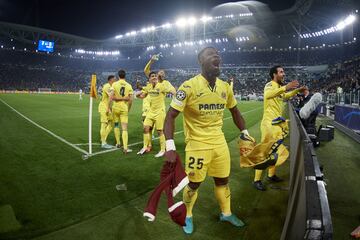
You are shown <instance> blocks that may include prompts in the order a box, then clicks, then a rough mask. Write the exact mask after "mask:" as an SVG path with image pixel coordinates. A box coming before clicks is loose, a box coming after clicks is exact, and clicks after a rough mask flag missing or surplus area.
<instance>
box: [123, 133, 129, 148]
mask: <svg viewBox="0 0 360 240" xmlns="http://www.w3.org/2000/svg"><path fill="white" fill-rule="evenodd" d="M122 141H123V145H124V149H128V131H127V130H123V131H122Z"/></svg>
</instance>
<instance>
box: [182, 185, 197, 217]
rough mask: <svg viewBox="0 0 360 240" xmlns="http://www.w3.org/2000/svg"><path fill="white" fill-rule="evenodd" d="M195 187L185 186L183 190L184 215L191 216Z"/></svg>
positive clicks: (195, 197)
mask: <svg viewBox="0 0 360 240" xmlns="http://www.w3.org/2000/svg"><path fill="white" fill-rule="evenodd" d="M197 196H198V193H197V189H196V190H193V189H191V188H190V187H189V186H186V187H185V188H184V191H183V201H184V203H185V206H186V216H187V217H192V209H193V207H194V204H195V201H196V199H197Z"/></svg>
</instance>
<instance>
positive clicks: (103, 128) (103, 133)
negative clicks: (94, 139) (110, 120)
mask: <svg viewBox="0 0 360 240" xmlns="http://www.w3.org/2000/svg"><path fill="white" fill-rule="evenodd" d="M106 125H107V124H106V123H101V127H100V138H101V144H105V143H106V137H107V134H106Z"/></svg>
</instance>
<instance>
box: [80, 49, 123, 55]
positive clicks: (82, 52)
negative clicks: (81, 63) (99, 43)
mask: <svg viewBox="0 0 360 240" xmlns="http://www.w3.org/2000/svg"><path fill="white" fill-rule="evenodd" d="M75 52H76V53H80V54H88V55H97V56H116V55H119V54H120V51H85V50H84V49H75Z"/></svg>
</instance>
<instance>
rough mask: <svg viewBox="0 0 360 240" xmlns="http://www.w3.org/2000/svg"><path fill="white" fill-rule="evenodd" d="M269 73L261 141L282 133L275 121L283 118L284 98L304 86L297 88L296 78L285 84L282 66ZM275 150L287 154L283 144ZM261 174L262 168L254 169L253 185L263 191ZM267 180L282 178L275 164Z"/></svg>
mask: <svg viewBox="0 0 360 240" xmlns="http://www.w3.org/2000/svg"><path fill="white" fill-rule="evenodd" d="M269 75H270V77H271V81H270V82H268V83H267V84H266V85H265V88H264V114H263V118H262V121H261V126H260V130H261V141H264V139H265V138H266V137H267V136H268V135H271V136H274V137H275V136H279V134H281V133H282V131H283V129H282V128H281V127H280V126H279V125H278V124H277V122H278V119H284V118H283V109H284V100H288V99H290V98H292V97H293V96H295V95H296V94H297V93H299V92H300V91H303V89H304V87H300V88H297V87H298V86H299V82H298V81H297V80H293V81H291V82H289V83H288V84H286V85H285V82H284V79H285V72H284V69H283V68H282V66H274V67H272V68H271V69H270V73H269ZM290 90H292V91H290ZM284 120H285V119H284ZM277 152H278V153H281V155H283V156H288V154H289V152H288V150H287V149H286V148H285V146H284V145H283V144H281V145H280V147H279V148H278V151H277ZM279 157H280V155H279ZM286 158H287V157H286ZM261 175H262V170H255V177H254V182H253V185H254V187H255V188H256V189H257V190H260V191H265V190H266V188H265V186H264V185H263V183H262V181H261ZM267 180H268V181H270V182H281V181H282V179H281V178H279V177H278V176H276V174H275V166H271V167H269V170H268V176H267Z"/></svg>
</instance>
